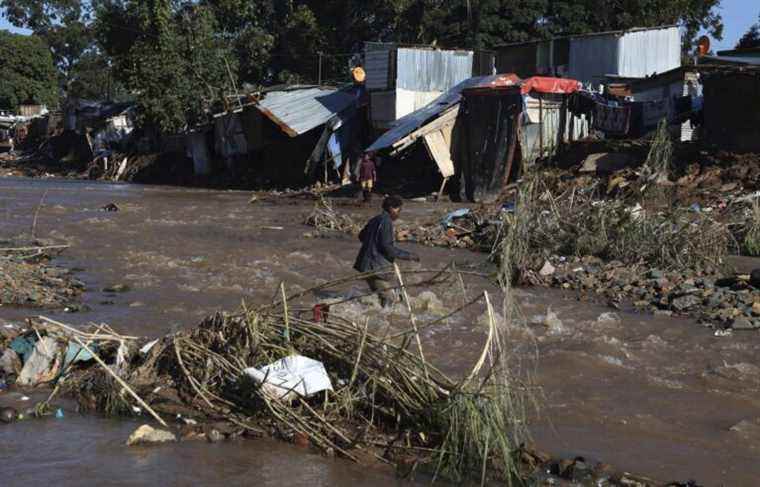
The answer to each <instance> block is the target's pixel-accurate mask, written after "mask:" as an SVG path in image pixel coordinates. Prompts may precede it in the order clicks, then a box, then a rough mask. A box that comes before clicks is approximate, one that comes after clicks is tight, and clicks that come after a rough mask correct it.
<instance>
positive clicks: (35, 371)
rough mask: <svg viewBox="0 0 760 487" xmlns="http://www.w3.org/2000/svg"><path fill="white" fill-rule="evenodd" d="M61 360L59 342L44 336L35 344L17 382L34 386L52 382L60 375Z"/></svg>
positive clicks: (21, 384)
mask: <svg viewBox="0 0 760 487" xmlns="http://www.w3.org/2000/svg"><path fill="white" fill-rule="evenodd" d="M61 362H62V360H61V353H60V350H59V349H58V343H56V341H55V340H54V339H52V338H50V337H43V338H42V340H39V341H38V342H37V343H36V344H35V345H34V350H33V351H32V354H31V355H30V356H29V359H28V360H27V361H26V363H25V364H24V367H23V368H22V369H21V373H20V374H19V376H18V379H16V384H17V385H20V386H29V387H34V386H37V385H40V384H44V383H46V382H50V381H52V380H53V379H55V378H56V376H58V372H59V371H60V369H61Z"/></svg>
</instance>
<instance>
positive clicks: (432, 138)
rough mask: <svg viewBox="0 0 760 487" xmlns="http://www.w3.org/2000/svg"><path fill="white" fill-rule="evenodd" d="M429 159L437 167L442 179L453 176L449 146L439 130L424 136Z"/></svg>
mask: <svg viewBox="0 0 760 487" xmlns="http://www.w3.org/2000/svg"><path fill="white" fill-rule="evenodd" d="M424 140H425V147H427V150H428V153H430V157H432V158H433V160H434V161H435V163H436V164H437V165H438V170H439V171H440V172H441V175H442V176H443V177H444V178H449V177H451V176H453V175H454V161H452V160H451V146H450V145H449V144H447V143H446V139H445V138H444V137H443V133H441V131H440V130H438V131H436V132H431V133H429V134H426V135H425V137H424Z"/></svg>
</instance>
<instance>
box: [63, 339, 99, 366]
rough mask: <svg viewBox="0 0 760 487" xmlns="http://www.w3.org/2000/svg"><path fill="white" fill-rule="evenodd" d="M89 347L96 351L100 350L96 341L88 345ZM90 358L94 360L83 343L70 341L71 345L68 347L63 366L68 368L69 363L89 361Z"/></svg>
mask: <svg viewBox="0 0 760 487" xmlns="http://www.w3.org/2000/svg"><path fill="white" fill-rule="evenodd" d="M88 348H90V350H94V351H96V352H97V350H98V346H97V344H95V343H91V344H90V345H88ZM90 360H92V354H91V353H90V352H88V351H87V350H85V349H84V348H82V346H81V345H77V344H76V343H69V346H68V347H66V357H64V359H63V367H64V368H66V367H68V366H69V364H71V363H74V362H89V361H90Z"/></svg>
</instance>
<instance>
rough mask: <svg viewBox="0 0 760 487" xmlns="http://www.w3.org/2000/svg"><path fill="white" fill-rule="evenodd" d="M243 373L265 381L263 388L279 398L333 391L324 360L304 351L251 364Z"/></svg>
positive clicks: (259, 380) (261, 381)
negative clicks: (264, 363)
mask: <svg viewBox="0 0 760 487" xmlns="http://www.w3.org/2000/svg"><path fill="white" fill-rule="evenodd" d="M243 373H244V374H246V375H247V376H248V377H250V378H251V379H253V380H254V381H256V382H257V383H258V384H262V389H265V392H266V393H267V394H268V395H270V396H271V397H275V398H276V399H285V400H287V399H291V398H292V397H293V395H294V394H298V395H301V396H304V397H308V396H311V395H313V394H316V393H318V392H321V391H331V390H333V388H332V383H331V382H330V377H329V376H328V375H327V371H326V370H325V366H324V365H323V364H322V362H318V361H316V360H312V359H310V358H308V357H304V356H302V355H291V356H289V357H285V358H284V359H281V360H278V361H277V362H274V363H272V364H269V365H267V366H265V367H261V368H259V369H257V368H255V367H249V368H247V369H245V370H243Z"/></svg>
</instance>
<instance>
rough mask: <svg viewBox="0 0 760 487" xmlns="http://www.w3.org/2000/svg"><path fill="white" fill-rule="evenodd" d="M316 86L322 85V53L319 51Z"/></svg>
mask: <svg viewBox="0 0 760 487" xmlns="http://www.w3.org/2000/svg"><path fill="white" fill-rule="evenodd" d="M317 84H318V85H320V86H321V85H322V51H319V82H318V83H317Z"/></svg>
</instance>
